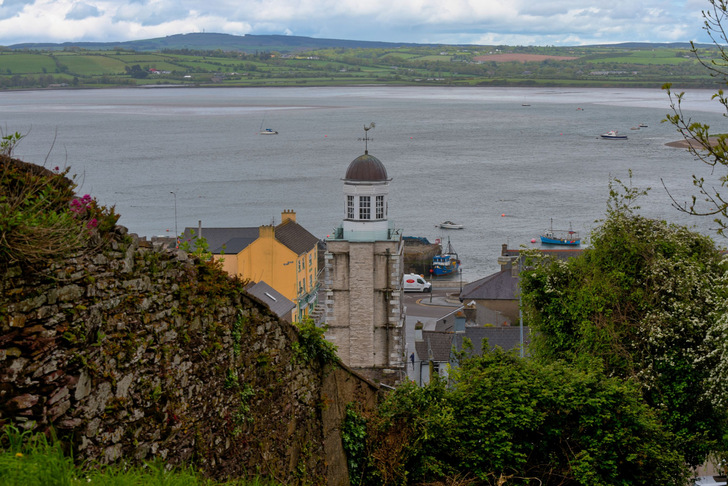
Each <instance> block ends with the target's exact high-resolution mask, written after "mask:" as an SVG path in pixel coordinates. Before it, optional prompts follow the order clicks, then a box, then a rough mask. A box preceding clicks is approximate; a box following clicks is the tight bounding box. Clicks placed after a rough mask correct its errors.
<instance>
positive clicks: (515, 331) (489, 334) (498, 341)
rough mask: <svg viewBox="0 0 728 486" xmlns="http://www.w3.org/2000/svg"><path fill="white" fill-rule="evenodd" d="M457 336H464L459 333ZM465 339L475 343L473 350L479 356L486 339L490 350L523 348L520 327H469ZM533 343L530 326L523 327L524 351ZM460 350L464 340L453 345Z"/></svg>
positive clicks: (458, 340)
mask: <svg viewBox="0 0 728 486" xmlns="http://www.w3.org/2000/svg"><path fill="white" fill-rule="evenodd" d="M457 336H463V334H461V333H458V334H457ZM464 337H466V338H468V339H470V341H471V342H472V343H473V350H474V351H475V352H476V353H477V354H481V353H482V343H483V340H484V339H487V340H488V346H489V350H493V349H495V348H496V346H497V347H499V348H501V349H503V350H504V351H510V350H512V349H520V346H521V328H520V326H496V327H467V328H465V334H464ZM530 342H531V332H530V329H529V328H528V326H524V327H523V344H524V349H525V348H527V347H528V344H529V343H530ZM453 344H455V346H456V347H457V348H458V349H462V339H455V342H454V343H453Z"/></svg>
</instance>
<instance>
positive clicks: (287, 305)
mask: <svg viewBox="0 0 728 486" xmlns="http://www.w3.org/2000/svg"><path fill="white" fill-rule="evenodd" d="M245 291H246V292H248V293H249V294H250V295H252V296H253V297H256V298H257V299H258V300H260V301H261V302H263V303H264V304H267V305H268V307H270V310H271V311H273V313H274V314H275V315H277V316H278V317H280V318H281V319H284V320H286V321H288V322H290V321H291V313H292V312H293V309H295V308H296V304H294V303H293V302H291V301H290V300H288V299H286V298H285V297H284V296H283V295H282V294H281V293H280V292H278V291H277V290H275V289H274V288H273V287H271V286H270V285H268V284H267V283H265V282H263V281H260V282H258V283H250V284H248V285H247V286H246V287H245Z"/></svg>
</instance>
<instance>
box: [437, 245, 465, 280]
mask: <svg viewBox="0 0 728 486" xmlns="http://www.w3.org/2000/svg"><path fill="white" fill-rule="evenodd" d="M459 268H460V259H459V258H458V254H457V253H455V250H454V249H453V247H452V245H451V244H450V238H448V239H447V247H446V249H445V251H444V252H442V253H440V254H439V255H435V256H434V257H432V269H431V270H430V271H431V273H432V275H434V276H436V277H439V276H443V275H450V274H452V273H455V272H457V271H458V269H459Z"/></svg>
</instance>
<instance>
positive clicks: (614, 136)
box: [601, 130, 627, 140]
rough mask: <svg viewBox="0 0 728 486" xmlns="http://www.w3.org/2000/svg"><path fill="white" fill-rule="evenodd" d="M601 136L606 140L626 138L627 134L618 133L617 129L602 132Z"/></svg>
mask: <svg viewBox="0 0 728 486" xmlns="http://www.w3.org/2000/svg"><path fill="white" fill-rule="evenodd" d="M601 137H602V138H605V139H607V140H627V135H620V134H619V132H617V130H609V131H608V132H607V133H602V135H601Z"/></svg>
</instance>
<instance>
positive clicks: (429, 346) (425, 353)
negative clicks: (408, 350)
mask: <svg viewBox="0 0 728 486" xmlns="http://www.w3.org/2000/svg"><path fill="white" fill-rule="evenodd" d="M453 336H455V334H453V333H451V332H441V331H422V341H416V342H415V351H417V356H418V357H419V359H420V360H422V361H429V360H430V355H429V350H432V360H433V361H436V362H439V363H443V362H445V363H446V362H448V361H450V350H451V349H452V339H453Z"/></svg>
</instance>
